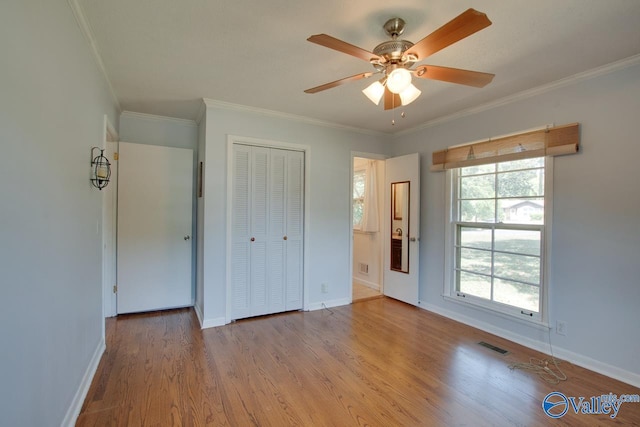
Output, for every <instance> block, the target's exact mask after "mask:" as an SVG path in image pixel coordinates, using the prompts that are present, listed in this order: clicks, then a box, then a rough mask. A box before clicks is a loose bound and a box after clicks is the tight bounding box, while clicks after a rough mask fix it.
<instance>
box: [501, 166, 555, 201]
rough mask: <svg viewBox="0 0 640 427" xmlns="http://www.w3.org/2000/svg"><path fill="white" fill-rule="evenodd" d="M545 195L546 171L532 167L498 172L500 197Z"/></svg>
mask: <svg viewBox="0 0 640 427" xmlns="http://www.w3.org/2000/svg"><path fill="white" fill-rule="evenodd" d="M543 195H544V171H543V170H542V169H530V170H523V171H516V172H504V173H499V174H498V197H531V196H543Z"/></svg>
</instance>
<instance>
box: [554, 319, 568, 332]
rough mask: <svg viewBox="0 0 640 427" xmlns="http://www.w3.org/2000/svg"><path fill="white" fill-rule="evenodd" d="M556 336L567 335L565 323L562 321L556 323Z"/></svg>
mask: <svg viewBox="0 0 640 427" xmlns="http://www.w3.org/2000/svg"><path fill="white" fill-rule="evenodd" d="M556 334H558V335H567V322H565V321H564V320H557V321H556Z"/></svg>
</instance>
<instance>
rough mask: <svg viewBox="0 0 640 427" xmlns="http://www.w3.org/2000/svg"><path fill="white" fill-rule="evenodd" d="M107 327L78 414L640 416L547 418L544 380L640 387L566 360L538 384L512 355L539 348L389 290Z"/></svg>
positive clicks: (292, 420)
mask: <svg viewBox="0 0 640 427" xmlns="http://www.w3.org/2000/svg"><path fill="white" fill-rule="evenodd" d="M106 337H107V351H106V352H105V354H104V356H103V358H102V360H101V362H100V365H99V367H98V370H97V372H96V375H95V377H94V380H93V383H92V385H91V388H90V390H89V392H88V394H87V397H86V399H85V402H84V405H83V408H82V411H81V413H80V416H79V417H78V420H77V425H78V426H288V425H296V426H325V425H326V426H331V425H334V426H351V425H353V426H365V425H366V426H396V425H398V426H399V425H407V426H416V425H425V426H435V425H437V426H447V425H456V426H457V425H473V426H485V425H486V426H492V425H501V426H502V425H507V426H537V425H614V424H626V425H640V403H625V404H623V405H622V407H621V408H620V412H619V413H618V416H617V417H616V418H615V419H614V420H612V419H611V418H610V417H608V416H607V415H584V414H575V413H573V411H569V412H568V413H567V414H566V415H565V416H564V417H562V418H560V419H557V420H554V419H551V418H549V417H548V416H547V415H546V414H545V413H544V412H543V410H542V406H541V404H542V399H543V398H544V397H545V396H546V395H547V394H548V393H549V392H551V391H559V392H562V393H565V394H566V395H567V396H576V397H579V396H584V397H590V396H600V395H602V394H608V393H609V392H612V393H615V394H618V395H620V394H640V390H639V389H637V388H634V387H631V386H630V385H627V384H624V383H621V382H619V381H615V380H613V379H610V378H607V377H604V376H602V375H599V374H596V373H593V372H590V371H588V370H586V369H583V368H580V367H577V366H573V365H571V364H569V363H562V364H561V367H562V369H563V370H564V371H565V372H566V374H567V376H568V378H569V379H568V381H566V382H562V383H560V384H558V385H551V384H548V383H545V382H544V381H542V380H541V379H539V378H538V377H537V376H535V375H533V374H532V373H530V372H524V371H519V370H510V369H509V368H508V365H509V364H510V363H513V362H527V361H528V360H529V358H530V357H540V358H543V357H546V356H544V355H541V354H539V353H537V352H535V351H532V350H530V349H527V348H525V347H522V346H519V345H517V344H514V343H512V342H510V341H507V340H504V339H502V338H499V337H497V336H494V335H491V334H488V333H485V332H482V331H480V330H477V329H474V328H471V327H468V326H465V325H462V324H459V323H457V322H454V321H452V320H449V319H446V318H443V317H441V316H438V315H435V314H433V313H429V312H426V311H424V310H421V309H418V308H416V307H412V306H409V305H406V304H403V303H400V302H398V301H394V300H391V299H388V298H379V299H374V300H368V301H365V302H360V303H358V304H352V305H349V306H344V307H338V308H333V309H332V310H331V311H329V310H321V311H314V312H292V313H285V314H279V315H273V316H265V317H259V318H254V319H246V320H242V321H238V322H236V323H232V324H230V325H226V326H222V327H218V328H211V329H206V330H200V329H199V325H198V320H197V318H196V316H195V313H194V312H193V311H192V310H190V309H181V310H172V311H166V312H156V313H146V314H138V315H125V316H119V317H118V318H114V319H107V334H106ZM479 341H485V342H488V343H490V344H492V345H495V346H498V347H501V348H504V349H506V350H508V351H509V353H508V354H506V355H500V354H499V353H496V352H494V351H492V350H490V349H487V348H485V347H482V346H480V345H478V342H479Z"/></svg>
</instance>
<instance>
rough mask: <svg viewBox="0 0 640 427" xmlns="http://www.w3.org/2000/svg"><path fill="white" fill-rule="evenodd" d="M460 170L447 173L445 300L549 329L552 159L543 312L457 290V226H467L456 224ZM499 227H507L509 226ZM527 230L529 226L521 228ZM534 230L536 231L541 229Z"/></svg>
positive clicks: (547, 175)
mask: <svg viewBox="0 0 640 427" xmlns="http://www.w3.org/2000/svg"><path fill="white" fill-rule="evenodd" d="M458 171H459V169H450V170H447V171H446V191H445V195H446V202H445V203H446V209H447V215H446V216H445V222H446V224H445V271H444V289H443V297H444V299H445V300H447V301H452V302H456V303H460V304H463V305H467V306H473V307H475V308H478V309H480V310H484V311H488V312H491V313H493V314H497V315H498V316H500V317H504V318H507V319H511V320H516V321H521V322H524V323H527V324H537V325H540V326H541V327H543V329H546V328H548V327H549V324H548V305H549V301H548V295H549V264H550V259H551V230H552V212H553V157H552V156H547V157H545V163H544V171H545V172H544V175H545V183H544V185H545V192H544V225H543V226H542V235H541V239H542V242H541V254H540V261H541V264H542V265H541V273H540V281H541V283H540V311H539V312H530V311H527V310H524V309H521V308H517V307H513V306H509V305H506V304H501V303H498V302H494V301H490V300H487V299H485V298H480V297H474V296H473V295H469V294H461V293H459V292H457V290H456V274H455V267H456V246H455V244H456V225H457V224H464V223H463V222H460V221H457V220H456V218H457V203H455V201H456V192H457V190H456V182H457V174H458ZM469 225H471V226H473V227H475V226H480V227H482V226H483V225H485V226H494V225H495V224H490V223H487V224H481V223H469ZM500 227H505V228H508V227H509V225H508V224H504V225H501V226H500ZM518 228H523V229H524V228H527V227H518ZM531 228H534V229H537V228H539V226H533V227H531Z"/></svg>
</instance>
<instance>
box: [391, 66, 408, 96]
mask: <svg viewBox="0 0 640 427" xmlns="http://www.w3.org/2000/svg"><path fill="white" fill-rule="evenodd" d="M410 84H411V72H409V70H407V69H406V68H396V69H395V70H393V71H392V72H391V73H390V74H389V77H388V78H387V87H388V88H389V90H390V91H391V92H393V93H398V94H399V93H402V91H404V90H405V89H406V88H407V87H408V86H409V85H410Z"/></svg>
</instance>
